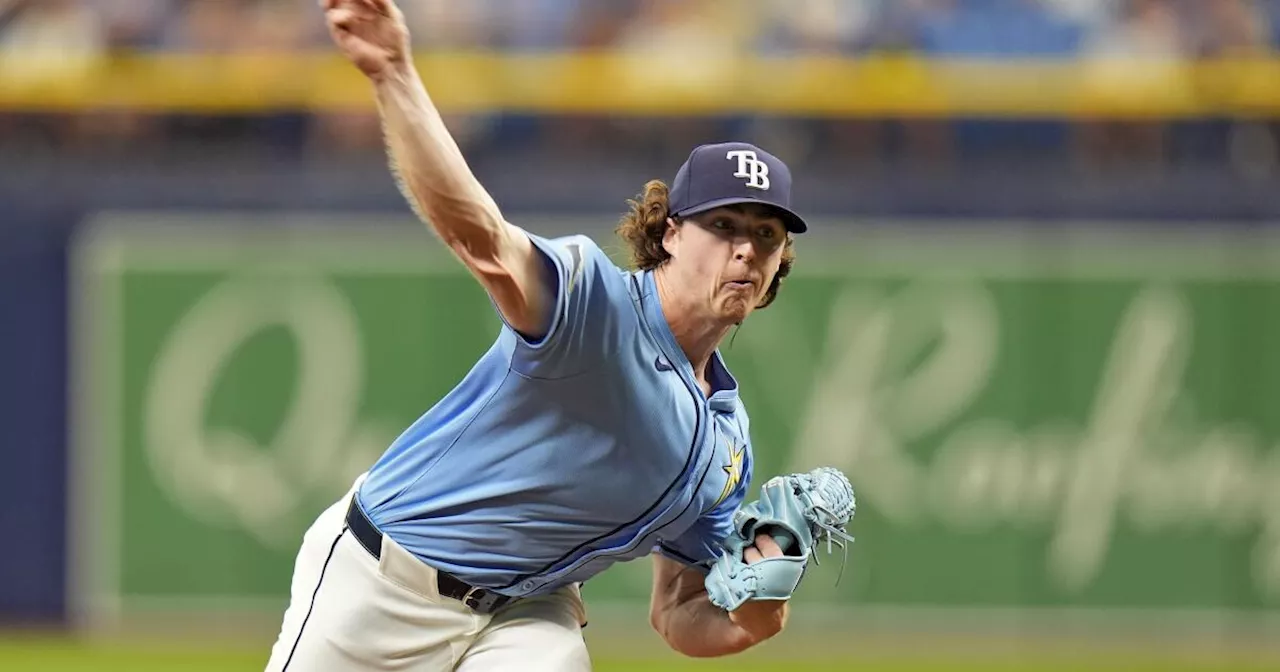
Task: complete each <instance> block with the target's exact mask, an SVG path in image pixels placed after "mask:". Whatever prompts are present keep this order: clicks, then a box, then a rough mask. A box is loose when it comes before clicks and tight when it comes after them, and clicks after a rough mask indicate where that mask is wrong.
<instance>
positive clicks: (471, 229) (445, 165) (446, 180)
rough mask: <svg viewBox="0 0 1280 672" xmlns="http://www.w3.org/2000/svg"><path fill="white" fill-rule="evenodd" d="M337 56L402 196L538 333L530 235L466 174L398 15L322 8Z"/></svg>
mask: <svg viewBox="0 0 1280 672" xmlns="http://www.w3.org/2000/svg"><path fill="white" fill-rule="evenodd" d="M321 6H322V7H323V8H324V10H325V20H326V23H327V24H328V27H329V32H330V35H331V36H332V38H333V40H334V42H335V44H337V46H338V48H339V50H340V51H341V52H342V53H343V55H345V56H346V57H347V58H348V59H349V60H350V61H351V62H352V63H353V64H355V66H356V67H357V68H359V69H360V71H361V72H362V73H364V74H365V76H366V77H368V78H369V80H370V81H371V82H372V84H373V87H374V93H375V98H376V101H377V105H378V111H379V113H380V115H381V119H382V126H383V132H384V135H385V137H386V143H387V152H388V154H389V158H390V161H391V170H392V172H393V174H394V175H395V176H396V180H397V183H398V185H399V187H400V189H401V191H402V192H403V193H404V194H405V197H406V198H407V199H408V201H409V204H410V205H411V206H412V207H413V208H414V211H415V212H416V213H417V214H418V216H419V217H420V218H422V219H423V221H425V222H426V223H428V224H429V225H430V226H431V227H432V229H433V230H434V231H435V232H436V234H437V235H439V237H440V239H441V240H442V241H443V242H444V243H445V244H446V245H447V246H448V247H449V248H450V249H451V250H452V251H453V253H454V254H455V255H456V256H457V257H458V259H459V260H460V261H462V263H463V264H464V265H465V266H466V267H467V268H468V269H469V270H470V271H471V273H472V275H474V276H475V277H476V279H477V280H478V281H479V282H480V284H481V285H483V286H484V288H485V290H486V291H488V292H489V295H490V296H491V297H493V300H494V303H495V304H496V306H497V308H498V310H500V311H501V312H502V315H503V317H504V318H505V319H506V321H507V323H508V324H510V325H511V326H512V328H514V329H516V330H517V331H520V332H521V333H523V334H524V335H526V336H528V337H530V338H537V337H540V336H541V335H542V334H544V333H545V332H546V329H547V327H548V324H549V322H550V313H551V310H552V307H553V306H552V298H551V296H552V294H551V289H550V287H551V286H552V282H553V279H552V274H551V272H550V271H549V270H548V268H547V264H546V263H545V262H544V260H543V259H542V258H541V256H540V255H539V253H538V252H537V250H535V248H534V246H533V243H532V242H531V241H530V240H529V238H528V236H527V235H525V233H524V232H523V231H522V230H520V229H519V228H517V227H515V226H512V225H510V224H508V223H507V222H506V221H505V220H504V219H503V216H502V213H501V212H500V211H499V209H498V206H497V204H496V203H495V202H494V200H493V198H492V197H491V196H490V195H489V193H488V192H487V191H485V189H484V187H482V186H481V184H480V182H479V181H478V180H477V179H476V177H475V175H473V174H472V172H471V169H470V167H468V165H467V162H466V160H465V159H464V158H463V156H462V152H461V150H460V149H459V148H458V145H457V144H456V143H455V142H454V139H453V137H452V136H451V135H450V134H449V131H448V129H447V128H446V127H445V124H444V120H443V119H442V118H441V116H440V113H439V111H438V110H437V109H436V107H435V105H434V103H432V101H431V97H430V96H429V95H428V94H427V90H426V87H425V86H424V85H423V83H422V79H421V77H419V75H418V72H417V70H416V68H415V67H414V64H413V60H412V52H411V49H410V46H409V30H408V28H407V26H406V25H405V21H404V15H403V14H402V13H401V12H400V9H399V8H398V7H396V5H395V3H394V2H392V1H391V0H321Z"/></svg>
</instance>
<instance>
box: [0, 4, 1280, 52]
mask: <svg viewBox="0 0 1280 672" xmlns="http://www.w3.org/2000/svg"><path fill="white" fill-rule="evenodd" d="M399 5H400V6H401V7H402V9H403V10H404V12H405V14H406V17H407V18H408V20H409V22H410V24H411V28H412V30H413V33H414V35H415V37H416V40H417V42H418V43H419V44H420V45H423V46H429V47H442V48H448V47H463V46H465V47H468V48H496V49H519V50H561V49H578V48H605V47H608V48H613V47H619V48H627V47H633V46H634V47H652V46H661V45H664V44H673V43H676V42H684V43H688V42H695V43H699V44H701V45H705V43H707V42H711V43H713V45H714V46H717V47H720V48H726V49H743V50H756V51H759V52H770V53H773V52H785V53H805V54H814V53H817V54H831V53H836V54H856V53H865V52H869V51H879V50H908V51H915V52H920V53H925V54H965V55H991V56H1000V55H1006V56H1026V55H1072V54H1088V53H1094V52H1106V53H1115V52H1122V53H1126V54H1169V53H1178V54H1196V55H1221V54H1232V53H1242V52H1249V51H1255V50H1259V49H1267V48H1270V47H1273V46H1274V45H1275V44H1276V41H1277V39H1278V36H1280V0H466V1H465V2H462V1H458V0H399ZM325 39H326V38H325V35H324V31H323V27H322V25H321V23H320V12H319V10H318V8H317V2H316V0H0V49H5V50H15V49H16V50H22V51H24V52H28V53H29V51H30V50H32V49H41V50H55V51H58V52H63V51H68V50H69V51H73V52H77V53H92V52H103V51H107V50H111V49H143V50H152V49H161V50H183V51H205V52H208V51H212V52H225V51H232V50H255V49H257V50H262V49H267V50H282V49H283V50H291V49H313V48H325V47H326V44H325Z"/></svg>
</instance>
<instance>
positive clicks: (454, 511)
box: [358, 235, 752, 596]
mask: <svg viewBox="0 0 1280 672" xmlns="http://www.w3.org/2000/svg"><path fill="white" fill-rule="evenodd" d="M530 238H531V239H532V240H533V241H534V245H535V246H536V247H537V249H539V250H540V251H542V252H543V253H544V254H545V255H546V256H547V257H548V259H549V261H550V262H552V263H553V264H554V266H555V270H556V274H555V275H556V283H557V284H556V287H555V290H556V291H555V296H556V297H557V298H556V306H555V313H554V317H553V319H552V323H551V327H550V330H549V331H548V333H547V335H546V336H545V337H544V338H543V339H541V340H540V341H538V342H530V341H528V340H526V339H524V338H523V337H522V336H520V335H519V334H518V333H516V332H515V331H514V330H512V329H511V328H510V327H509V326H504V327H503V328H502V331H501V333H500V334H499V336H498V338H497V340H496V341H495V342H494V344H493V346H492V347H491V348H490V349H489V350H488V351H487V352H486V353H485V354H484V356H483V357H481V358H480V360H479V362H477V363H476V365H475V367H474V368H473V369H472V370H471V371H470V372H469V373H468V374H467V376H466V377H465V378H464V379H463V380H462V381H461V383H459V384H458V386H457V387H455V388H454V389H453V391H451V392H450V393H449V394H448V395H447V396H445V397H444V398H443V399H441V400H440V401H439V402H438V403H437V404H436V405H435V406H434V407H432V408H431V409H430V410H429V411H427V412H426V413H425V414H424V415H423V416H422V417H421V418H419V419H418V420H417V421H416V422H415V423H414V424H413V425H412V426H410V427H409V428H408V429H407V430H406V431H405V432H404V434H402V435H401V436H400V437H399V438H398V439H397V440H396V441H395V443H393V444H392V445H391V447H390V448H389V449H388V450H387V452H386V453H385V454H384V455H383V456H382V458H381V459H379V460H378V462H377V463H375V464H374V465H373V467H372V468H371V470H370V472H369V475H368V477H367V479H366V480H365V482H364V484H363V486H362V487H361V489H360V492H359V494H358V498H359V502H360V505H361V506H362V507H363V508H364V510H365V511H366V513H367V514H368V516H369V518H370V519H371V520H372V522H373V523H374V525H376V526H377V527H378V528H379V529H380V530H382V532H383V533H384V534H387V535H389V536H390V537H391V538H392V539H394V540H395V541H396V542H397V543H399V544H400V545H401V546H403V547H404V548H406V549H408V550H409V551H410V552H412V553H414V554H415V555H417V556H418V557H419V558H421V559H422V560H423V561H425V562H426V563H428V564H430V565H431V566H433V567H436V568H437V569H441V570H444V571H447V572H449V573H451V574H453V575H455V576H457V577H458V578H460V579H462V580H463V581H466V582H468V583H470V584H472V585H475V586H480V587H485V588H491V589H494V590H495V591H496V592H499V593H503V594H507V595H517V596H523V595H532V594H541V593H546V592H549V591H551V590H554V589H555V588H558V587H560V586H563V585H565V584H567V583H573V582H581V581H585V580H587V579H589V578H591V577H592V576H594V575H596V574H598V573H600V572H601V571H603V570H605V569H606V568H608V567H609V566H610V565H612V564H614V563H616V562H619V561H622V560H629V559H633V558H638V557H641V556H644V555H648V554H649V553H651V552H652V551H654V550H655V549H657V550H659V551H660V552H662V553H664V554H665V555H667V556H668V557H671V558H674V559H676V560H679V561H682V562H685V563H687V564H701V563H706V562H707V561H709V560H712V559H713V558H714V557H715V556H716V555H717V554H718V544H719V542H720V540H722V539H724V538H725V537H726V536H728V535H729V533H730V531H731V527H730V526H731V522H732V516H733V513H734V511H736V510H737V508H738V507H739V505H741V503H742V501H743V499H744V496H745V493H746V490H747V487H748V484H749V483H750V480H751V471H752V458H751V446H750V433H749V430H750V427H749V423H748V419H747V412H746V409H745V408H744V407H743V405H742V403H741V402H740V401H739V399H738V386H737V382H736V381H735V380H734V379H733V376H732V375H731V374H730V373H729V371H728V369H727V368H726V367H725V365H724V362H723V361H722V360H721V359H720V355H719V353H718V352H717V353H716V354H715V355H714V356H713V358H712V363H711V373H710V376H709V380H710V382H711V385H712V389H713V391H714V392H713V394H712V395H711V397H710V398H707V397H706V396H705V395H704V394H703V392H702V390H701V389H700V388H699V386H698V384H697V382H696V379H695V378H694V372H693V368H692V366H691V365H690V363H689V361H688V359H687V358H686V357H685V355H684V353H683V351H682V350H681V349H680V347H679V345H678V344H677V343H676V340H675V337H674V336H673V335H672V333H671V331H670V329H669V328H668V326H667V322H666V319H665V318H664V317H663V313H662V307H661V305H660V304H659V301H658V293H657V289H656V286H655V284H654V278H653V273H652V272H628V271H625V270H623V269H620V268H618V267H617V266H616V265H614V264H613V263H612V261H611V260H610V259H609V258H608V257H607V256H606V255H605V254H604V252H603V251H602V250H601V249H600V248H599V247H598V246H597V245H596V244H595V243H594V242H593V241H592V240H591V239H590V238H587V237H585V236H571V237H567V238H559V239H554V240H548V239H545V238H541V237H538V236H534V235H530ZM441 328H447V327H446V326H445V325H441Z"/></svg>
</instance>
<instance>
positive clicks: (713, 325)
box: [655, 268, 733, 390]
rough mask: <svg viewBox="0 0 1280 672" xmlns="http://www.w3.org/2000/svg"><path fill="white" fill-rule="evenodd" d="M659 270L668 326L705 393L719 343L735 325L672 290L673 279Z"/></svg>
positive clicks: (661, 296) (661, 297)
mask: <svg viewBox="0 0 1280 672" xmlns="http://www.w3.org/2000/svg"><path fill="white" fill-rule="evenodd" d="M662 271H663V269H661V268H659V269H658V272H657V273H655V280H657V283H656V284H657V286H658V300H659V302H660V303H661V305H662V315H663V317H665V318H666V319H667V327H668V328H670V329H671V335H672V336H675V339H676V343H678V344H679V345H680V349H681V350H683V351H684V356H685V357H686V358H688V360H689V363H690V364H692V365H693V372H694V375H695V376H697V378H698V382H699V383H700V384H701V385H702V387H703V389H704V390H705V389H706V387H707V382H706V381H707V369H708V365H709V364H710V362H711V356H712V355H713V354H715V351H716V348H718V347H720V342H721V341H722V340H724V337H725V336H726V335H728V333H729V329H730V328H731V327H732V326H733V325H729V324H724V323H723V321H721V320H717V319H714V318H710V317H708V316H707V315H706V311H705V310H700V309H699V306H698V304H697V303H696V302H694V301H691V300H690V297H689V296H688V294H687V293H683V292H678V291H672V289H671V288H670V287H668V284H669V282H670V278H668V277H667V276H666V274H665V273H663V272H662Z"/></svg>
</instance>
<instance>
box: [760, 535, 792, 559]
mask: <svg viewBox="0 0 1280 672" xmlns="http://www.w3.org/2000/svg"><path fill="white" fill-rule="evenodd" d="M755 548H757V549H759V551H760V553H761V555H763V556H764V557H766V558H780V557H782V556H783V555H785V554H784V553H783V552H782V547H781V546H779V545H778V542H776V541H774V540H773V537H771V536H769V535H767V534H758V535H756V545H755Z"/></svg>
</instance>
